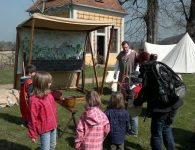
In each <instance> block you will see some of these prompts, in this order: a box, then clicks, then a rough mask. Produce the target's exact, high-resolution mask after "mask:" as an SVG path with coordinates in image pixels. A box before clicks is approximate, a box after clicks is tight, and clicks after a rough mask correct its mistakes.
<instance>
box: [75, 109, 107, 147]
mask: <svg viewBox="0 0 195 150" xmlns="http://www.w3.org/2000/svg"><path fill="white" fill-rule="evenodd" d="M109 131H110V124H109V120H108V118H107V116H106V115H105V114H104V112H102V111H101V110H100V109H99V108H98V107H88V108H87V109H86V111H85V112H84V113H83V114H82V116H81V118H80V120H79V123H78V125H77V129H76V134H77V135H76V139H75V148H76V149H77V150H102V149H103V141H104V139H105V137H106V136H107V134H108V133H109Z"/></svg>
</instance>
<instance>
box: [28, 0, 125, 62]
mask: <svg viewBox="0 0 195 150" xmlns="http://www.w3.org/2000/svg"><path fill="white" fill-rule="evenodd" d="M27 11H28V12H30V13H31V14H33V13H37V12H38V13H43V14H46V15H55V16H60V17H65V18H73V19H86V20H94V21H105V22H113V23H114V24H115V28H114V36H113V38H114V39H113V43H112V49H111V50H110V55H109V60H108V65H114V64H115V61H116V56H117V54H118V53H119V52H120V50H121V42H122V41H123V40H124V16H125V15H126V14H127V12H126V10H124V9H123V8H122V7H121V5H120V4H119V2H118V0H37V1H36V2H35V3H34V4H33V5H32V6H30V8H29V9H28V10H27ZM110 32H111V27H106V28H102V29H98V30H96V31H93V32H91V34H90V37H91V43H92V49H93V54H94V58H95V59H96V62H97V63H98V64H104V63H105V61H106V57H105V56H106V53H107V49H108V47H107V46H108V42H109V40H108V39H109V36H110ZM85 60H86V61H85V63H86V65H92V60H91V55H90V52H89V51H87V54H86V58H85Z"/></svg>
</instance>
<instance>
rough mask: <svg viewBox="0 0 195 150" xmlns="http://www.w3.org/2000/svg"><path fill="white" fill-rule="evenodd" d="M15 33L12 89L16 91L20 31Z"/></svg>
mask: <svg viewBox="0 0 195 150" xmlns="http://www.w3.org/2000/svg"><path fill="white" fill-rule="evenodd" d="M16 30H17V33H16V51H15V64H14V86H13V88H14V89H17V88H18V87H17V81H18V78H19V77H18V75H17V70H18V53H19V49H20V40H21V29H20V28H17V29H16Z"/></svg>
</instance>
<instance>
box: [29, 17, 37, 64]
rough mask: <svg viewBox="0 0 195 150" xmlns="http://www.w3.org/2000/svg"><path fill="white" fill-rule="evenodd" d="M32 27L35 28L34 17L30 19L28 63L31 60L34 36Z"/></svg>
mask: <svg viewBox="0 0 195 150" xmlns="http://www.w3.org/2000/svg"><path fill="white" fill-rule="evenodd" d="M34 29H35V19H33V20H32V28H31V37H30V46H29V60H28V64H31V62H32V45H33V38H34Z"/></svg>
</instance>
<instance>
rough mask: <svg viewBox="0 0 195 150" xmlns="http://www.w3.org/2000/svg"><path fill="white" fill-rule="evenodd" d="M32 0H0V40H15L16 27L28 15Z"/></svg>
mask: <svg viewBox="0 0 195 150" xmlns="http://www.w3.org/2000/svg"><path fill="white" fill-rule="evenodd" d="M32 4H33V0H1V4H0V41H12V42H15V41H16V27H17V25H19V24H20V23H21V22H23V21H24V20H26V19H27V18H28V17H29V13H28V12H26V10H27V9H28V8H29V7H30V6H31V5H32Z"/></svg>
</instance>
